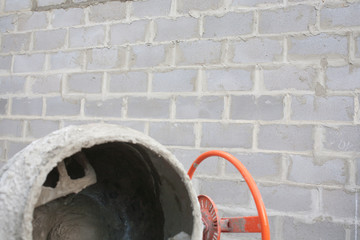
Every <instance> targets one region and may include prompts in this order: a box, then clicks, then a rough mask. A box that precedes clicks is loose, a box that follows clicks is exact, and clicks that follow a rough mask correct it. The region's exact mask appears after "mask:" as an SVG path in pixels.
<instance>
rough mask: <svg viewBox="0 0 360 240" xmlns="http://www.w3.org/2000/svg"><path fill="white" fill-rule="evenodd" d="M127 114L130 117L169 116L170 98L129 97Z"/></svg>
mask: <svg viewBox="0 0 360 240" xmlns="http://www.w3.org/2000/svg"><path fill="white" fill-rule="evenodd" d="M127 116H128V117H130V118H169V116H170V100H169V99H159V98H146V97H129V98H128V111H127Z"/></svg>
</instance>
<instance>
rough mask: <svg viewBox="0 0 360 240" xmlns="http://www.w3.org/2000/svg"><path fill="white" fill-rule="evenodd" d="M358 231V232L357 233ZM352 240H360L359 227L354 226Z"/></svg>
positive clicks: (351, 234)
mask: <svg viewBox="0 0 360 240" xmlns="http://www.w3.org/2000/svg"><path fill="white" fill-rule="evenodd" d="M355 229H356V231H355ZM350 239H360V227H359V225H352V227H351V232H350Z"/></svg>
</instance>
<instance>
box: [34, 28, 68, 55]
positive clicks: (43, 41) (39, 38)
mask: <svg viewBox="0 0 360 240" xmlns="http://www.w3.org/2000/svg"><path fill="white" fill-rule="evenodd" d="M65 37H66V30H65V29H57V30H50V31H39V32H35V36H34V38H35V39H34V49H35V50H52V49H58V48H63V47H64V44H65Z"/></svg>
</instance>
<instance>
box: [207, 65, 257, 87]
mask: <svg viewBox="0 0 360 240" xmlns="http://www.w3.org/2000/svg"><path fill="white" fill-rule="evenodd" d="M252 87H253V81H252V79H251V72H250V71H249V70H244V69H221V70H206V90H207V91H211V92H218V91H244V90H251V89H252Z"/></svg>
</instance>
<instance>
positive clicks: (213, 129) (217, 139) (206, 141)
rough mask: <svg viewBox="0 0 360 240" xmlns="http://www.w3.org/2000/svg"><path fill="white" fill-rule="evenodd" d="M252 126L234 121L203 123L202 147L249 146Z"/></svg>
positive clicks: (250, 144)
mask: <svg viewBox="0 0 360 240" xmlns="http://www.w3.org/2000/svg"><path fill="white" fill-rule="evenodd" d="M252 132H253V129H252V126H251V125H250V124H236V123H203V124H202V136H201V146H202V147H219V148H220V147H229V148H251V146H252Z"/></svg>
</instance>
